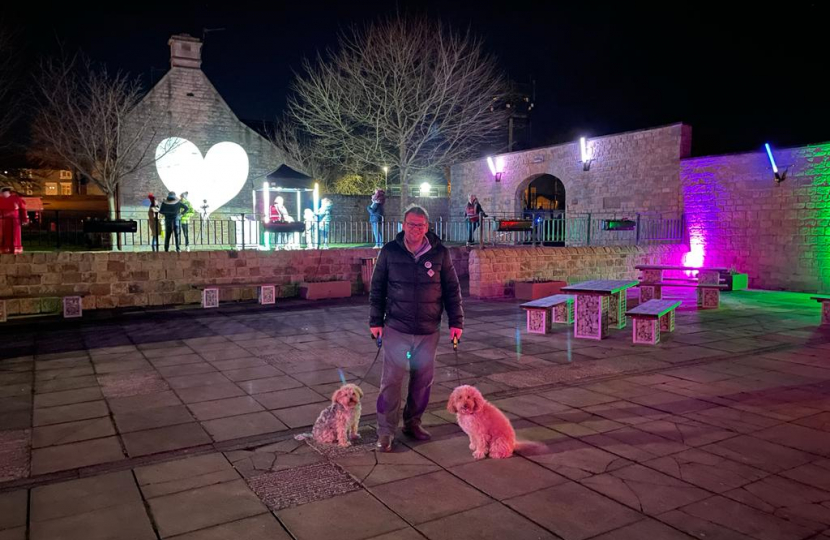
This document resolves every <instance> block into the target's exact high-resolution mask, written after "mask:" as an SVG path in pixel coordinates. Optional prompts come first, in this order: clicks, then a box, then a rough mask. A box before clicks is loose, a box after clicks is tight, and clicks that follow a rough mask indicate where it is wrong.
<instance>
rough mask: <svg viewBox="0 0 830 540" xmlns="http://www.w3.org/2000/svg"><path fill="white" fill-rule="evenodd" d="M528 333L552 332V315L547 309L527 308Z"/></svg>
mask: <svg viewBox="0 0 830 540" xmlns="http://www.w3.org/2000/svg"><path fill="white" fill-rule="evenodd" d="M527 332H528V334H547V333H548V332H550V315H549V314H548V310H547V309H528V310H527Z"/></svg>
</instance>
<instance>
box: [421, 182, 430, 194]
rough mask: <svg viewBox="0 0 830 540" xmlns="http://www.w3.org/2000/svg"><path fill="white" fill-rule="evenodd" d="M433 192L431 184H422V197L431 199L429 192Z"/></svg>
mask: <svg viewBox="0 0 830 540" xmlns="http://www.w3.org/2000/svg"><path fill="white" fill-rule="evenodd" d="M430 190H432V186H431V185H430V184H429V182H424V183H422V184H421V197H429V192H430Z"/></svg>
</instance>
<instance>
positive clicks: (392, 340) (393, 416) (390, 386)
mask: <svg viewBox="0 0 830 540" xmlns="http://www.w3.org/2000/svg"><path fill="white" fill-rule="evenodd" d="M439 336H440V332H435V333H434V334H427V335H425V336H416V335H412V334H404V333H403V332H398V331H397V330H395V329H393V328H389V327H388V326H386V327H384V328H383V374H382V375H381V379H380V395H379V396H378V408H377V411H378V414H377V417H378V435H394V434H395V430H396V429H397V427H398V421H399V420H400V417H401V390H402V386H403V379H404V376H405V375H406V372H407V371H409V392H408V394H409V395H408V396H407V397H406V407H404V410H403V423H404V425H405V426H411V425H420V423H421V416H423V414H424V411H425V410H426V408H427V405H428V404H429V393H430V390H431V389H432V380H433V377H434V375H435V351H436V349H438V338H439ZM407 352H409V353H410V358H409V359H407V358H406V356H407V354H406V353H407Z"/></svg>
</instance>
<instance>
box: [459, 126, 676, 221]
mask: <svg viewBox="0 0 830 540" xmlns="http://www.w3.org/2000/svg"><path fill="white" fill-rule="evenodd" d="M588 147H589V150H590V154H591V156H592V157H593V161H592V162H591V167H590V170H589V171H584V170H583V166H582V163H581V162H580V151H579V141H578V140H577V141H574V142H572V143H567V144H560V145H556V146H550V147H546V148H536V149H533V150H525V151H521V152H513V153H510V154H501V155H498V156H494V157H495V159H496V162H497V163H501V164H502V170H503V174H502V178H501V181H500V182H496V181H495V179H494V178H493V175H492V174H491V173H490V170H489V167H488V165H487V161H486V159H485V158H482V159H479V160H476V161H470V162H466V163H460V164H457V165H454V166H453V167H452V177H451V183H452V197H451V203H450V213H451V214H452V215H462V214H463V209H464V206H465V205H466V203H467V197H468V195H469V194H470V193H474V194H475V195H476V196H477V197H478V199H479V201H480V202H481V204H482V206H483V208H484V211H485V212H487V213H489V214H491V215H496V214H497V213H506V214H511V215H514V214H516V213H517V212H519V211H520V210H521V200H520V199H521V195H522V192H523V191H524V189H525V188H526V187H527V185H528V184H529V183H530V181H532V180H533V179H535V178H537V177H538V176H540V175H542V174H550V175H553V176H555V177H557V178H559V179H560V180H561V181H562V183H563V185H564V187H565V194H566V211H567V212H568V213H569V214H572V213H588V212H590V213H593V214H597V213H606V214H626V213H637V212H640V213H644V212H667V213H677V212H679V211H680V209H681V197H680V178H679V162H680V159H681V158H684V157H687V156H688V155H689V152H690V149H691V126H687V125H683V124H675V125H671V126H666V127H660V128H654V129H647V130H643V131H634V132H629V133H619V134H615V135H608V136H605V137H596V138H591V139H589V140H588Z"/></svg>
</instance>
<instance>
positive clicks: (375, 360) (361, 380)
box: [340, 335, 383, 386]
mask: <svg viewBox="0 0 830 540" xmlns="http://www.w3.org/2000/svg"><path fill="white" fill-rule="evenodd" d="M372 339H375V336H372ZM377 345H378V352H376V353H375V359H374V360H372V363H371V364H369V369H367V370H366V373H364V374H363V377H361V378H359V379H358V380H357V386H360V384H361V383H362V382H363V381H364V380H365V379H366V377H368V376H369V372H370V371H372V368H373V367H375V363H377V361H378V358H380V351H381V348H382V347H383V338H382V337H381V336H380V335H378V337H377ZM340 380H342V381H343V384H346V381H345V379H344V378H343V372H342V371H341V372H340Z"/></svg>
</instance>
